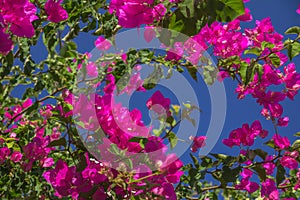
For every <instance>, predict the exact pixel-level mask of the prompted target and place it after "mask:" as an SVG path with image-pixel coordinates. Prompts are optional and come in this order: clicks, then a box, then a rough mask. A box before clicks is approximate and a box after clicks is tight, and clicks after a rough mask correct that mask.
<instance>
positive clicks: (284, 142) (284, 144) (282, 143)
mask: <svg viewBox="0 0 300 200" xmlns="http://www.w3.org/2000/svg"><path fill="white" fill-rule="evenodd" d="M273 141H274V144H275V145H276V146H277V147H279V149H281V150H282V149H286V148H288V147H289V146H290V145H291V143H290V140H289V139H288V138H287V137H281V136H280V135H279V134H275V135H274V136H273Z"/></svg>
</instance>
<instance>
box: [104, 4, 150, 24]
mask: <svg viewBox="0 0 300 200" xmlns="http://www.w3.org/2000/svg"><path fill="white" fill-rule="evenodd" d="M153 2H154V1H153V0H144V1H136V0H126V1H119V0H114V1H111V2H110V4H109V12H110V13H113V12H114V11H115V12H116V15H117V17H118V22H119V25H120V26H122V27H124V28H135V27H140V26H141V25H142V24H151V23H152V22H153V20H154V18H155V16H154V10H153V7H152V5H151V4H153Z"/></svg>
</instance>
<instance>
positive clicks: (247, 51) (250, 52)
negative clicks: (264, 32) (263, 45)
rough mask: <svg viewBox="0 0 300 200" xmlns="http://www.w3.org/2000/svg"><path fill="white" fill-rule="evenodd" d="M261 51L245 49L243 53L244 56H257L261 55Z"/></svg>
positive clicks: (258, 49) (256, 48)
mask: <svg viewBox="0 0 300 200" xmlns="http://www.w3.org/2000/svg"><path fill="white" fill-rule="evenodd" d="M261 52H262V50H261V49H260V48H258V47H254V48H251V49H247V50H245V51H244V54H254V55H256V56H259V55H260V54H261Z"/></svg>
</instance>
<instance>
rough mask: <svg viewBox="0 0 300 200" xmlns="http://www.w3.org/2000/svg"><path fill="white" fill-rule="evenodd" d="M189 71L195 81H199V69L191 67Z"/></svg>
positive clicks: (188, 68)
mask: <svg viewBox="0 0 300 200" xmlns="http://www.w3.org/2000/svg"><path fill="white" fill-rule="evenodd" d="M187 70H188V72H189V74H190V75H191V77H192V78H193V79H194V80H195V81H198V79H197V72H198V70H197V68H196V67H194V66H190V67H187Z"/></svg>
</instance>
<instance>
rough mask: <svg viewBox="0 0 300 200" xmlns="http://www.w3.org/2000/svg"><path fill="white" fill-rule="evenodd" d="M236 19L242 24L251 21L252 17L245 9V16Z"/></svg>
mask: <svg viewBox="0 0 300 200" xmlns="http://www.w3.org/2000/svg"><path fill="white" fill-rule="evenodd" d="M237 19H238V20H241V21H244V22H250V21H252V15H251V14H250V10H249V9H248V8H245V14H243V15H241V16H239V17H238V18H237Z"/></svg>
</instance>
